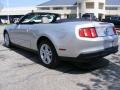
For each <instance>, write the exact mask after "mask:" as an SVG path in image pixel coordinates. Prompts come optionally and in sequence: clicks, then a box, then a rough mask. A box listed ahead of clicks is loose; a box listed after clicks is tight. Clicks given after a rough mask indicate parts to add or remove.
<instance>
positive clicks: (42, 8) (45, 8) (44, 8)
mask: <svg viewBox="0 0 120 90" xmlns="http://www.w3.org/2000/svg"><path fill="white" fill-rule="evenodd" d="M39 10H50V8H49V7H41V8H39Z"/></svg>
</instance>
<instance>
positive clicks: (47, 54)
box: [38, 40, 59, 68]
mask: <svg viewBox="0 0 120 90" xmlns="http://www.w3.org/2000/svg"><path fill="white" fill-rule="evenodd" d="M38 50H39V58H40V60H41V62H42V63H43V65H44V66H46V67H48V68H55V67H56V66H57V65H58V62H59V61H58V60H57V59H58V55H57V53H56V50H55V48H54V46H53V44H52V43H51V42H50V41H48V40H44V41H41V42H40V44H39V47H38Z"/></svg>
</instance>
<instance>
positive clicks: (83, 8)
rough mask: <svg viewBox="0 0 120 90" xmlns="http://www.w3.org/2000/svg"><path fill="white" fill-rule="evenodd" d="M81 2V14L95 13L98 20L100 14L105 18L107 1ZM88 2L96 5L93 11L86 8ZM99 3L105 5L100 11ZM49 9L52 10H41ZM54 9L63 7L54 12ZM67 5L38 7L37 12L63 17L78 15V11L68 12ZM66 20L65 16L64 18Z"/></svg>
mask: <svg viewBox="0 0 120 90" xmlns="http://www.w3.org/2000/svg"><path fill="white" fill-rule="evenodd" d="M78 1H79V2H78V3H79V4H78V5H79V6H78V7H79V13H80V14H81V15H82V14H85V13H94V14H95V16H96V17H97V18H99V14H102V15H103V16H102V17H104V16H105V0H78ZM87 2H93V3H94V8H93V9H88V8H86V3H87ZM99 3H103V4H104V6H103V8H102V9H99ZM43 7H47V8H50V9H49V10H40V8H43ZM54 7H63V10H53V8H54ZM67 7H70V6H67V5H62V6H55V5H54V6H37V10H39V11H40V12H54V13H59V14H61V15H66V14H77V9H75V10H68V9H67ZM73 7H77V5H73ZM62 17H63V18H65V17H66V16H65V17H64V16H62Z"/></svg>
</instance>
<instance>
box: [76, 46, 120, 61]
mask: <svg viewBox="0 0 120 90" xmlns="http://www.w3.org/2000/svg"><path fill="white" fill-rule="evenodd" d="M116 52H118V46H116V47H111V48H107V49H104V50H102V51H99V52H94V53H86V54H80V55H79V56H78V57H77V59H91V58H99V57H105V56H107V55H110V54H112V53H116Z"/></svg>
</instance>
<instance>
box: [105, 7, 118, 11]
mask: <svg viewBox="0 0 120 90" xmlns="http://www.w3.org/2000/svg"><path fill="white" fill-rule="evenodd" d="M105 9H106V10H118V7H106V8H105Z"/></svg>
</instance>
